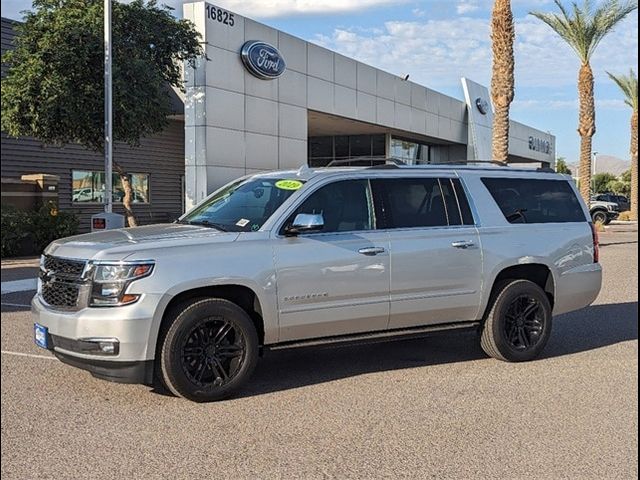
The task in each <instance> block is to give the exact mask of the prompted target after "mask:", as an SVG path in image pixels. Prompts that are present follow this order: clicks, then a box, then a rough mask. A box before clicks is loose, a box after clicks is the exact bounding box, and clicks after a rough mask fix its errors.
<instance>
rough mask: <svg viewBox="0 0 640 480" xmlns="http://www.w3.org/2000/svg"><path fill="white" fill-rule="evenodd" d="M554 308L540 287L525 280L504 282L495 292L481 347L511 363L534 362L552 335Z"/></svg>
mask: <svg viewBox="0 0 640 480" xmlns="http://www.w3.org/2000/svg"><path fill="white" fill-rule="evenodd" d="M551 312H552V307H551V302H550V300H549V297H548V296H547V294H546V292H545V291H544V290H542V288H540V286H539V285H537V284H535V283H534V282H531V281H529V280H524V279H515V280H503V281H501V282H500V283H498V284H497V285H496V286H495V288H494V289H493V294H492V298H491V300H490V304H489V307H488V311H487V313H486V315H485V318H484V325H483V328H482V336H481V338H480V345H481V346H482V349H483V350H484V351H485V352H486V353H487V354H488V355H490V356H492V357H494V358H497V359H499V360H504V361H508V362H524V361H527V360H533V359H534V358H536V357H537V356H538V355H540V352H542V350H543V349H544V347H545V345H546V343H547V341H548V340H549V336H550V334H551V325H552V314H551Z"/></svg>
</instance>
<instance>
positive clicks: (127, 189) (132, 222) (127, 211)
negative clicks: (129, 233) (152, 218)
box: [113, 163, 138, 227]
mask: <svg viewBox="0 0 640 480" xmlns="http://www.w3.org/2000/svg"><path fill="white" fill-rule="evenodd" d="M113 166H114V167H115V169H116V171H117V172H118V175H120V182H121V183H122V189H123V190H124V198H123V199H122V206H123V207H124V215H125V217H126V218H127V225H129V226H130V227H137V226H138V220H136V216H135V214H134V213H133V209H132V208H131V201H132V200H133V188H131V180H130V179H129V175H127V172H125V171H124V169H123V168H122V167H121V166H120V165H118V164H117V163H115V164H114V165H113Z"/></svg>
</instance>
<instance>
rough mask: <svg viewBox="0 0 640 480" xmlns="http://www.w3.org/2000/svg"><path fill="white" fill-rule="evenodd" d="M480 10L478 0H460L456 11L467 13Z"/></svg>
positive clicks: (460, 13)
mask: <svg viewBox="0 0 640 480" xmlns="http://www.w3.org/2000/svg"><path fill="white" fill-rule="evenodd" d="M476 10H480V5H478V2H477V1H476V0H459V1H458V4H457V5H456V12H457V13H458V15H466V14H467V13H471V12H475V11H476Z"/></svg>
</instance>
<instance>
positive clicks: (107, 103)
mask: <svg viewBox="0 0 640 480" xmlns="http://www.w3.org/2000/svg"><path fill="white" fill-rule="evenodd" d="M111 52H112V49H111V0H104V211H105V213H111V212H112V210H113V198H112V193H111V190H112V177H113V137H112V131H113V127H112V123H113V105H112V103H113V102H112V100H111V95H112V88H113V85H112V81H111V58H112V54H111Z"/></svg>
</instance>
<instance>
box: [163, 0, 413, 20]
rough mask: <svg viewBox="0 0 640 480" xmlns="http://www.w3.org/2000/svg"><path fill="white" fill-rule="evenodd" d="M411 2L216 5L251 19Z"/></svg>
mask: <svg viewBox="0 0 640 480" xmlns="http://www.w3.org/2000/svg"><path fill="white" fill-rule="evenodd" d="M408 1H409V0H322V1H318V0H217V1H216V2H215V4H216V5H217V6H218V7H220V8H224V9H227V10H230V11H232V12H235V13H238V14H240V15H245V16H247V17H249V18H269V17H283V16H287V15H305V14H323V13H324V14H327V13H342V12H354V11H360V10H366V9H369V8H375V7H384V6H389V5H399V4H403V3H407V2H408ZM162 3H166V4H167V5H171V6H173V7H175V8H177V9H179V10H182V4H183V3H185V2H184V1H180V0H168V1H167V0H165V1H164V2H162Z"/></svg>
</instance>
